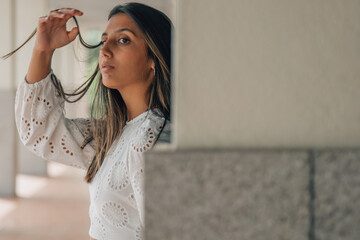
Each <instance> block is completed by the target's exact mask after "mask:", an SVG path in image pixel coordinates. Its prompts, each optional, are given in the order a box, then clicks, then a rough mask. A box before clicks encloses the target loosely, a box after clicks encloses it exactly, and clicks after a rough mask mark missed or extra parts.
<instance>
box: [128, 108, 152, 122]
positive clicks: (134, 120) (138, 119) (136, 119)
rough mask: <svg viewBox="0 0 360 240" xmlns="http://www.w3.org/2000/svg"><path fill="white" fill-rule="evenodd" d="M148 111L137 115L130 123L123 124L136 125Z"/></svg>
mask: <svg viewBox="0 0 360 240" xmlns="http://www.w3.org/2000/svg"><path fill="white" fill-rule="evenodd" d="M150 111H151V110H148V111H146V112H143V113H141V114H139V115H137V116H136V117H134V118H133V119H131V120H130V121H126V123H125V124H126V125H132V124H134V123H137V122H139V121H141V120H143V119H144V118H145V117H146V116H147V114H148V113H149V112H150Z"/></svg>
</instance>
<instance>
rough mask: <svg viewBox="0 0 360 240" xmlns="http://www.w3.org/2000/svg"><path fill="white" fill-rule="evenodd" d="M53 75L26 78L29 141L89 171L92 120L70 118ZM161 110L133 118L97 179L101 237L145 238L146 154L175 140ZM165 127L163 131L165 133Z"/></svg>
mask: <svg viewBox="0 0 360 240" xmlns="http://www.w3.org/2000/svg"><path fill="white" fill-rule="evenodd" d="M51 74H53V73H52V72H50V73H49V75H48V76H47V77H46V78H44V79H42V80H41V81H39V82H36V83H34V84H29V83H27V82H26V81H25V80H23V81H22V82H21V83H20V84H19V86H18V89H17V92H16V99H15V118H16V126H17V129H18V132H19V135H20V138H21V141H22V142H23V144H24V145H25V146H26V147H27V148H28V149H30V150H31V151H32V152H34V153H36V154H37V155H39V156H40V157H42V158H44V159H46V160H51V161H56V162H60V163H63V164H66V165H70V166H74V167H78V168H82V169H84V170H86V169H87V168H88V166H89V164H90V162H91V161H92V159H93V156H94V155H95V150H94V148H93V144H94V143H93V141H91V142H90V144H85V143H86V142H87V141H86V140H87V139H88V138H89V137H90V136H91V124H92V123H91V121H90V120H89V119H79V118H78V119H67V118H65V117H64V100H63V99H62V98H61V97H59V96H57V93H56V89H55V87H54V85H53V84H52V82H51ZM164 123H165V118H164V116H163V114H162V113H161V111H160V110H159V109H153V110H149V111H147V112H144V113H142V114H140V115H138V116H137V117H135V118H134V119H132V120H131V121H129V122H127V123H126V125H125V127H124V129H123V133H122V134H121V136H120V137H118V138H117V139H116V141H115V142H114V143H113V145H112V146H111V148H110V150H109V152H108V154H107V156H106V158H105V159H104V162H103V164H102V166H101V167H100V169H99V171H98V172H97V174H96V176H95V178H94V179H93V181H92V183H91V184H89V191H90V208H89V216H90V222H91V225H90V229H89V235H90V236H91V237H92V238H95V239H98V240H101V239H106V240H113V239H114V240H115V239H116V240H117V239H127V240H131V239H142V235H143V229H144V227H145V223H144V191H143V184H144V182H143V180H144V174H145V172H144V152H146V151H148V150H150V149H151V148H152V147H153V146H154V143H155V139H156V138H157V137H158V136H159V133H161V134H160V135H161V136H164V137H162V138H159V139H158V141H165V142H166V141H169V138H168V137H169V130H170V122H169V121H167V123H166V125H165V127H164V129H162V128H163V126H164ZM161 130H163V131H161Z"/></svg>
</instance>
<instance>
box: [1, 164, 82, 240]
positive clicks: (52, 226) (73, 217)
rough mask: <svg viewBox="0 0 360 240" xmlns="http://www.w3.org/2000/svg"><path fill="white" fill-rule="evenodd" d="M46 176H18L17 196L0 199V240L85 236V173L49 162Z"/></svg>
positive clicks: (69, 239)
mask: <svg viewBox="0 0 360 240" xmlns="http://www.w3.org/2000/svg"><path fill="white" fill-rule="evenodd" d="M48 170H49V177H36V176H28V175H19V176H18V177H17V194H18V196H19V197H18V198H15V199H14V198H13V199H10V198H0V239H1V240H35V239H36V240H45V239H46V240H49V239H51V240H57V239H62V240H73V239H76V240H82V239H86V240H88V239H89V236H88V228H89V217H88V207H89V192H88V186H87V184H86V183H85V182H84V181H83V180H82V178H83V176H84V174H85V172H84V171H82V170H78V169H75V168H72V167H67V166H63V165H60V164H57V163H49V168H48Z"/></svg>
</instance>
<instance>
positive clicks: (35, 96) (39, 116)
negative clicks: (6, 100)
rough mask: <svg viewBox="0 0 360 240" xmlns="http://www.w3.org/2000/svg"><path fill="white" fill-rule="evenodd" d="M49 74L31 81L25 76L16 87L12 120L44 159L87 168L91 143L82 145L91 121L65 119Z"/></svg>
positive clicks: (60, 102)
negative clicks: (30, 82) (31, 82)
mask: <svg viewBox="0 0 360 240" xmlns="http://www.w3.org/2000/svg"><path fill="white" fill-rule="evenodd" d="M52 74H53V73H52V72H50V73H49V74H48V76H46V77H45V78H44V79H42V80H40V81H39V82H36V83H34V84H29V83H27V82H26V81H25V79H24V80H23V81H22V82H21V83H20V84H19V86H18V89H17V92H16V98H15V120H16V127H17V130H18V133H19V136H20V140H21V141H22V143H23V144H24V145H25V146H26V147H27V148H28V149H29V150H30V151H32V152H34V153H35V154H36V155H38V156H40V157H42V158H44V159H46V160H49V161H56V162H60V163H63V164H66V165H69V166H74V167H78V168H82V169H87V168H88V166H89V164H90V163H91V161H92V159H93V157H94V155H95V150H94V148H93V147H92V145H91V144H86V145H85V144H84V143H85V142H86V140H87V139H90V137H91V134H92V133H91V121H90V120H89V119H67V118H65V116H64V99H62V98H61V97H60V96H58V95H57V92H56V89H55V87H54V85H53V84H52V82H51V75H52ZM83 145H85V146H83Z"/></svg>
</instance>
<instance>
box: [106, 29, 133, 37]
mask: <svg viewBox="0 0 360 240" xmlns="http://www.w3.org/2000/svg"><path fill="white" fill-rule="evenodd" d="M123 31H129V32H131V33H132V34H134V36H135V37H136V34H135V33H134V32H133V31H132V30H131V29H129V28H120V29H118V30H116V31H115V33H119V32H123ZM107 35H108V34H107V33H106V32H104V33H103V34H102V35H101V36H107Z"/></svg>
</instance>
